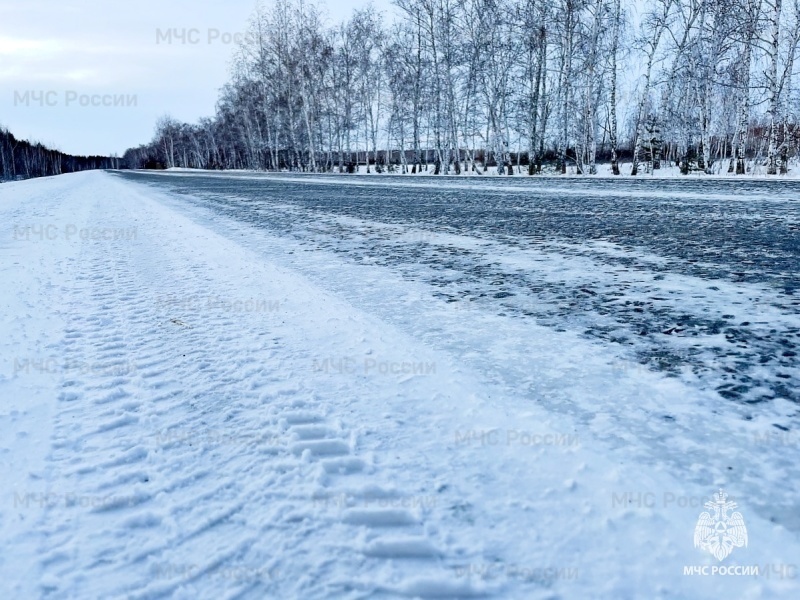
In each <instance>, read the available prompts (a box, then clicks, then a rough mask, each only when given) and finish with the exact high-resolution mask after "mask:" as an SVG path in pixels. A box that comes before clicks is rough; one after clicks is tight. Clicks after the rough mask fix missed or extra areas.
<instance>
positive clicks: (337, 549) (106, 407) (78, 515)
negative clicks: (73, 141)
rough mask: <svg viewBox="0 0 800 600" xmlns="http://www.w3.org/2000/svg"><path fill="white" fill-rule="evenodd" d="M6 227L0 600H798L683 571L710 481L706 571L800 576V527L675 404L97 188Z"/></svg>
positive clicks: (416, 290) (374, 287)
mask: <svg viewBox="0 0 800 600" xmlns="http://www.w3.org/2000/svg"><path fill="white" fill-rule="evenodd" d="M0 217H1V218H2V219H3V222H4V223H6V224H7V225H6V232H7V233H6V235H5V236H4V239H3V241H2V243H0V252H2V263H0V264H2V268H3V269H4V270H6V269H8V271H9V272H11V273H16V274H17V276H19V277H20V284H19V285H17V286H16V287H14V288H13V289H6V290H5V291H4V293H3V297H2V302H3V305H6V304H8V305H9V308H10V309H15V308H19V307H25V306H27V305H30V307H29V308H28V310H27V312H23V313H19V314H30V317H29V318H27V320H26V321H21V320H19V319H16V320H12V316H11V315H17V313H16V312H14V313H11V312H10V311H9V316H7V317H6V320H4V325H3V327H4V328H6V329H7V331H8V332H9V335H10V336H11V337H8V336H7V337H5V338H4V339H5V340H7V341H4V342H3V343H4V347H3V354H2V356H3V360H4V363H3V370H2V371H0V373H1V374H2V379H0V397H2V398H3V401H2V402H3V404H2V411H3V413H2V414H3V422H4V423H7V422H11V421H10V419H16V421H13V422H12V424H11V426H10V427H8V428H7V427H6V425H4V426H3V433H4V434H5V433H6V431H9V430H11V431H13V432H14V434H15V435H19V434H20V433H23V434H27V435H29V436H31V438H33V439H38V440H39V441H37V442H36V444H35V445H36V446H37V447H36V448H35V449H34V450H35V452H34V453H33V454H25V452H26V450H27V449H30V448H31V446H33V445H34V444H32V443H31V444H29V445H28V446H27V448H26V446H25V443H24V442H18V441H16V439H15V438H12V437H7V436H5V435H4V437H3V438H2V439H3V444H2V449H3V464H4V467H3V468H4V473H3V474H5V471H8V473H9V474H10V476H13V477H16V480H17V481H18V482H19V483H18V487H17V488H16V489H14V490H10V489H7V490H6V492H5V493H4V494H3V497H2V501H1V502H0V522H1V523H2V524H3V525H2V527H3V529H2V530H1V531H2V535H3V540H4V542H5V543H4V546H5V547H11V548H14V550H15V551H14V553H13V554H12V555H7V554H4V555H3V557H2V558H0V561H2V562H0V569H2V579H0V580H1V581H2V582H3V583H2V584H0V586H3V587H5V586H9V591H10V593H11V594H12V595H14V596H26V595H27V594H33V595H34V596H35V595H39V594H41V593H49V594H51V595H53V596H54V597H109V596H126V595H130V596H132V597H152V596H158V595H173V596H177V597H220V596H222V597H229V596H234V595H236V594H237V593H242V594H244V595H245V596H248V595H249V596H252V597H275V598H293V597H298V598H300V597H302V598H323V597H353V598H356V597H367V596H369V597H382V596H386V597H393V596H397V595H405V596H410V597H436V596H439V597H442V596H444V597H468V596H470V595H472V596H474V595H479V594H481V593H483V594H485V595H493V596H496V597H502V598H535V597H553V596H554V595H563V596H565V597H637V596H639V597H654V596H664V597H712V596H719V595H726V594H727V595H728V597H770V596H771V597H791V596H792V595H796V594H797V593H798V591H800V588H799V587H798V582H797V579H796V578H781V577H779V575H778V573H776V572H773V573H770V576H769V577H767V576H759V577H730V576H728V577H719V576H718V577H701V576H698V577H691V576H684V575H683V567H684V566H685V565H712V564H716V563H715V562H714V559H713V558H712V557H711V556H710V555H708V554H704V553H701V552H700V551H699V550H696V549H694V548H693V547H692V533H693V528H694V524H695V521H696V519H697V516H698V514H699V513H700V512H701V510H702V508H701V506H700V505H701V504H702V502H699V501H700V499H701V498H703V497H707V496H709V495H710V494H712V493H713V492H715V491H716V488H717V486H723V487H725V488H726V489H727V490H728V491H729V492H730V493H731V495H733V496H736V497H737V500H738V501H739V506H740V509H739V510H741V511H742V512H743V514H744V516H745V519H746V522H747V526H748V532H749V534H750V543H749V547H748V548H746V549H745V548H741V549H737V550H736V551H735V553H734V554H733V556H732V557H731V558H730V559H729V560H728V561H726V563H725V564H726V565H727V564H742V565H756V564H757V565H761V566H762V567H763V565H787V566H789V565H792V566H793V565H796V564H798V562H800V544H798V540H797V528H792V531H789V530H787V529H786V528H785V527H784V526H783V525H779V524H774V523H770V521H769V518H768V517H765V516H763V515H764V514H765V510H766V509H768V508H769V507H768V506H767V507H764V506H758V507H756V506H751V505H750V504H749V502H748V500H749V498H748V497H747V494H746V493H745V494H742V493H741V490H742V488H745V489H746V488H751V487H752V486H757V485H758V484H759V483H760V482H759V481H752V480H749V481H746V482H745V481H743V480H742V478H741V474H740V473H739V472H737V471H736V470H730V471H729V470H728V469H727V466H731V465H726V463H725V459H726V458H728V457H729V456H730V452H734V451H736V452H738V451H741V449H737V448H731V441H730V436H735V435H739V434H737V432H735V431H733V430H732V428H733V427H734V423H735V421H734V420H733V419H732V418H726V416H725V415H718V417H719V418H718V419H715V421H714V422H709V423H703V424H693V423H692V418H693V417H694V416H695V415H697V414H701V413H702V411H703V409H701V408H700V406H701V405H702V404H703V403H704V402H709V401H710V400H709V399H708V398H706V397H704V396H703V395H702V394H699V393H697V392H696V391H695V390H692V389H691V388H688V387H685V386H683V385H681V384H679V383H678V382H675V381H669V380H665V379H662V378H660V377H659V376H657V375H655V374H652V373H642V372H639V371H636V370H633V369H632V370H630V371H627V370H620V369H615V368H614V366H613V365H609V360H608V359H609V357H608V355H607V354H606V352H605V349H604V348H603V347H601V346H598V345H595V344H591V343H590V342H587V341H586V340H582V339H580V338H578V337H577V336H574V335H570V334H569V333H567V332H562V333H560V334H558V333H554V332H551V331H549V330H547V329H545V328H541V327H538V328H537V327H534V326H528V325H526V326H525V328H524V332H523V334H521V333H520V332H519V331H517V328H518V327H519V324H518V323H515V322H513V321H510V320H504V319H501V318H498V317H492V316H491V315H484V314H481V313H477V314H472V313H470V314H469V318H468V319H467V318H465V315H464V313H460V314H454V313H453V311H450V312H449V313H448V312H447V306H446V304H445V303H443V302H442V303H441V305H438V304H437V305H431V304H429V303H427V302H426V303H422V302H421V301H422V300H426V301H427V296H426V294H424V292H423V290H422V288H421V287H416V286H414V285H412V284H409V282H407V281H403V280H401V279H400V278H397V277H392V276H391V274H388V273H387V272H386V270H385V269H381V268H379V267H374V266H365V267H353V266H351V265H347V264H345V263H343V262H342V261H338V260H337V258H336V257H335V256H334V255H333V254H331V253H326V252H319V251H317V252H308V250H309V248H307V247H305V246H303V245H302V244H300V243H294V244H292V243H291V242H289V241H287V240H286V239H277V238H272V237H270V236H269V235H267V234H265V233H264V232H263V231H260V230H255V229H251V228H248V227H246V226H242V225H239V224H236V223H233V222H230V221H227V220H225V221H223V220H220V219H219V218H218V217H217V216H216V215H213V214H210V213H209V212H206V211H205V210H203V209H197V208H195V207H192V206H190V205H187V204H186V202H185V201H184V200H182V199H177V198H172V197H168V196H165V195H163V194H159V193H157V192H154V191H152V190H150V189H147V188H144V187H137V186H135V185H132V184H130V183H125V182H123V181H120V180H118V179H115V178H114V177H113V176H110V175H106V174H101V173H89V174H78V175H72V176H64V177H60V178H56V179H47V180H40V181H32V182H24V183H18V184H11V185H8V186H4V188H2V189H0ZM49 225H53V226H54V227H55V230H50V229H48V230H46V231H48V232H50V231H55V232H56V233H58V235H55V236H54V237H51V235H49V234H46V235H44V237H42V236H37V235H36V234H33V235H32V236H27V237H26V236H25V235H20V234H19V231H20V230H21V228H23V227H25V226H32V227H34V228H36V230H37V231H40V232H41V231H43V230H42V229H41V226H45V227H47V226H49ZM15 227H16V228H18V229H17V232H15V231H14V228H15ZM73 230H74V231H73ZM82 231H85V232H86V235H85V236H81V234H80V232H82ZM67 232H73V233H74V232H78V233H77V234H73V235H69V236H68V235H66V233H67ZM92 232H94V233H92ZM81 237H86V238H87V239H81ZM21 256H24V257H25V262H26V264H25V265H24V266H25V267H26V270H25V271H24V273H25V275H24V276H23V274H22V273H23V271H22V270H21V269H20V267H19V265H14V261H15V260H17V261H19V260H20V257H21ZM15 257H16V258H15ZM70 259H73V260H70ZM15 269H16V270H15ZM48 284H49V285H51V286H52V287H53V288H54V289H53V292H54V293H52V294H49V295H48V294H45V295H42V292H43V291H44V290H45V289H46V288H47V286H48ZM48 315H49V316H48ZM46 318H47V319H50V321H49V322H48V321H47V320H46ZM58 328H62V329H61V330H60V331H58V330H57V329H58ZM48 331H49V332H51V333H47V332H48ZM34 332H35V333H34ZM25 344H27V346H25ZM40 344H47V345H48V346H46V347H42V346H41V345H40ZM23 352H25V354H23ZM28 356H30V357H31V358H32V359H34V361H35V360H36V359H37V358H38V357H41V360H39V362H38V363H36V364H34V365H32V366H30V368H29V369H27V370H26V369H24V368H22V366H21V365H22V364H24V363H21V362H20V361H19V360H18V361H17V362H14V361H15V360H17V359H20V360H24V359H25V358H27V357H28ZM9 359H11V360H9ZM42 361H45V362H44V364H46V365H48V367H47V368H44V369H43V368H41V365H42V364H43V362H42ZM37 364H38V369H37ZM54 365H55V366H54ZM520 372H521V373H526V372H527V373H529V374H530V376H529V378H528V379H527V380H525V379H524V378H521V377H520V375H519V373H520ZM29 390H30V391H29ZM36 391H38V392H39V397H41V398H42V401H41V403H40V404H39V405H38V406H37V405H35V404H31V403H30V402H29V401H28V399H27V395H33V394H34V393H35V392H36ZM21 394H26V398H25V399H24V400H22V399H20V395H21ZM7 398H9V400H6V399H7ZM554 403H562V404H564V405H570V406H574V407H576V410H574V411H570V410H564V411H552V410H548V405H552V404H554ZM614 405H616V406H617V408H614ZM9 406H11V407H12V408H11V409H10V410H9V409H8V408H7V407H9ZM620 406H622V407H629V408H628V409H623V410H620V409H619V407H620ZM598 407H601V409H599V410H598ZM712 409H713V407H712ZM13 411H17V414H14V413H13ZM681 411H687V414H685V415H682V414H681ZM570 413H571V414H570ZM592 413H594V414H592ZM626 414H628V415H629V417H630V418H629V420H627V421H625V420H624V419H623V418H622V417H624V416H625V415H626ZM664 415H669V416H671V417H672V418H673V419H677V421H678V422H679V423H680V424H681V427H680V430H679V431H677V432H676V437H675V440H676V442H677V443H678V445H679V447H678V448H676V451H675V452H674V453H672V454H671V455H670V456H669V457H668V459H667V460H664V461H660V460H658V456H657V455H654V454H653V453H652V452H651V453H648V452H645V451H644V448H645V446H646V444H647V442H648V439H647V436H648V435H649V434H651V433H655V434H659V435H668V434H669V432H670V429H669V427H665V426H659V425H657V423H659V419H662V420H663V418H664ZM9 433H10V431H9ZM742 435H743V434H742ZM726 436H728V437H726ZM41 438H45V439H47V438H51V445H50V446H48V447H45V443H43V442H42V441H41ZM650 441H651V442H652V443H653V444H655V445H664V444H666V445H668V444H669V441H668V440H664V439H652V440H650ZM626 444H627V445H626ZM704 444H705V446H704ZM715 449H716V450H717V451H718V452H717V454H718V455H719V460H717V461H713V462H710V463H709V462H708V460H707V459H708V457H709V455H712V454H714V452H713V451H714V450H715ZM755 452H758V450H757V449H755ZM681 455H684V456H685V460H684V461H683V462H682V463H681V464H675V462H674V460H673V459H675V458H676V457H679V456H681ZM20 460H23V461H25V460H26V461H28V462H27V463H20V462H19V461H20ZM733 466H736V465H735V464H734V465H733ZM753 477H754V476H753V475H752V474H748V478H750V479H752V478H753ZM764 480H765V481H768V482H771V485H775V483H776V480H775V478H774V477H773V474H771V473H770V474H766V475H765V477H764ZM700 481H706V482H707V484H701V483H699V482H700ZM769 491H770V490H767V492H766V494H767V495H769ZM773 491H774V493H775V494H778V495H780V494H779V490H778V489H774V490H773ZM626 493H630V494H631V495H630V496H625V494H626ZM27 494H32V496H27ZM41 494H45V495H44V496H42V495H41ZM48 494H49V495H48ZM637 494H638V496H637ZM650 494H652V496H651V495H650ZM20 498H23V500H20ZM25 499H27V500H28V501H27V503H26V502H25ZM781 516H782V517H784V516H785V515H781ZM786 522H791V520H790V519H786ZM37 553H38V557H41V561H39V560H38V559H37ZM31 569H33V573H34V577H32V578H27V579H26V578H25V577H23V576H20V574H21V573H26V572H29V573H30V572H31ZM40 582H41V583H42V587H37V586H38V584H39V583H40Z"/></svg>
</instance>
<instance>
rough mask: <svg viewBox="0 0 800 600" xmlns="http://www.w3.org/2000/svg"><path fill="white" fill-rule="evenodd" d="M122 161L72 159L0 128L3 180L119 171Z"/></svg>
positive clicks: (79, 157)
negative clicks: (96, 171) (84, 172)
mask: <svg viewBox="0 0 800 600" xmlns="http://www.w3.org/2000/svg"><path fill="white" fill-rule="evenodd" d="M121 164H122V161H121V160H120V159H119V158H115V157H109V156H72V155H71V154H64V153H63V152H60V151H58V150H52V149H50V148H47V147H46V146H44V145H42V144H40V143H38V142H28V141H26V140H19V139H17V138H16V137H14V135H13V134H12V133H11V132H9V131H8V130H6V129H3V128H0V181H14V180H17V179H29V178H31V177H46V176H48V175H61V174H62V173H73V172H75V171H87V170H89V169H116V168H119V167H120V166H121Z"/></svg>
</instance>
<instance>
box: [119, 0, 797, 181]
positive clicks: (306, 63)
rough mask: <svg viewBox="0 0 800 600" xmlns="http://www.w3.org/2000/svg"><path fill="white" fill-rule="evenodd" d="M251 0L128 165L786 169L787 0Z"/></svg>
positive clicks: (790, 1)
mask: <svg viewBox="0 0 800 600" xmlns="http://www.w3.org/2000/svg"><path fill="white" fill-rule="evenodd" d="M394 3H395V5H396V8H397V9H398V10H397V12H398V14H399V17H398V18H397V19H395V20H393V21H392V22H390V23H387V22H386V20H385V19H384V18H382V16H381V14H380V13H378V12H377V11H376V10H375V9H374V8H372V7H368V8H366V9H361V10H355V11H354V12H353V13H352V15H351V16H350V17H349V19H347V20H346V21H343V22H340V23H331V22H329V21H327V20H326V19H325V18H324V16H323V14H324V12H323V9H322V8H321V7H320V6H318V5H315V4H313V3H312V2H310V1H308V0H274V1H273V2H271V3H269V4H263V5H260V6H259V7H258V9H257V10H256V11H255V13H254V15H253V16H252V18H251V20H250V23H249V25H248V29H247V34H246V35H245V36H244V38H243V40H242V41H241V43H240V44H239V45H238V47H237V49H236V52H235V56H234V61H233V66H232V69H231V73H230V79H229V81H228V83H227V84H226V85H225V86H224V87H223V89H222V90H221V92H220V96H219V100H218V103H217V107H216V114H215V115H214V116H213V117H208V118H204V119H201V120H200V121H199V122H198V123H193V124H189V123H181V122H179V121H176V120H175V119H173V118H170V117H168V116H167V117H163V118H162V119H160V120H159V122H158V123H157V125H156V132H155V136H154V138H153V140H152V141H151V142H150V143H149V144H146V145H143V146H140V147H138V148H133V149H130V150H128V151H127V152H126V153H125V156H124V159H125V162H126V164H127V165H128V166H130V167H132V168H170V167H188V168H203V169H258V170H299V171H312V172H313V171H334V172H352V171H353V170H355V169H357V168H358V167H359V166H360V165H364V166H365V167H366V170H367V171H376V172H383V171H392V172H400V173H416V172H419V171H420V170H426V171H431V172H433V173H437V174H438V173H445V174H446V173H455V174H458V173H462V172H463V171H464V170H472V171H479V172H485V171H487V170H488V169H497V171H498V172H499V173H508V174H511V173H513V172H523V173H528V174H531V175H533V174H536V173H541V172H542V171H543V169H546V170H554V171H555V172H560V173H566V172H567V170H568V169H570V170H574V172H576V173H579V174H594V173H596V172H597V168H598V163H599V162H608V163H610V165H611V170H612V172H613V173H614V174H619V173H620V169H622V168H623V165H622V163H623V161H624V162H625V166H624V168H625V169H626V170H627V171H628V172H630V173H631V174H634V175H635V174H637V173H640V172H643V171H644V172H651V171H652V170H654V169H658V168H660V167H661V166H662V164H663V163H667V164H672V165H678V166H680V169H681V172H683V173H688V172H690V171H701V172H707V173H714V172H721V171H723V172H725V171H727V172H732V173H735V174H743V173H745V172H748V171H751V170H754V169H758V170H761V169H763V171H764V172H766V173H768V174H778V173H785V172H786V171H787V169H788V167H789V163H790V160H791V159H792V158H794V157H796V156H797V153H798V146H799V145H800V128H798V126H797V115H798V111H799V109H800V96H798V94H797V91H796V89H795V88H794V87H793V85H794V75H795V58H796V54H797V48H798V40H799V39H800V0H644V3H641V2H639V3H637V4H636V5H635V6H638V7H639V8H642V7H643V8H644V12H640V13H636V14H635V13H634V4H633V3H632V2H631V0H394Z"/></svg>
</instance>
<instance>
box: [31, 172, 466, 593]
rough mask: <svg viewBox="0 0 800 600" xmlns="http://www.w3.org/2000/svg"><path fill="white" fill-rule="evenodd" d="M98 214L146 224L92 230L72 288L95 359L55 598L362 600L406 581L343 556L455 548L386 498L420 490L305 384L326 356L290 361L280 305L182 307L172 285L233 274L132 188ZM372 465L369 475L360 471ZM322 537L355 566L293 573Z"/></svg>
mask: <svg viewBox="0 0 800 600" xmlns="http://www.w3.org/2000/svg"><path fill="white" fill-rule="evenodd" d="M120 187H122V186H120ZM123 198H124V196H123ZM92 218H93V219H94V220H96V221H97V222H104V223H111V224H113V225H115V226H119V227H126V226H127V227H131V223H135V224H136V225H135V226H136V227H137V231H138V232H139V235H138V236H137V238H136V239H135V240H115V241H113V242H108V241H86V242H85V243H84V244H83V246H82V249H81V257H80V261H79V266H78V268H77V270H78V275H77V278H76V282H75V285H74V286H73V288H72V290H71V293H70V295H69V296H68V297H67V298H65V299H64V301H65V304H66V306H67V309H68V312H69V313H70V314H72V315H74V316H73V318H72V321H71V323H70V325H69V327H68V328H67V329H66V330H65V332H64V339H63V343H62V349H63V352H64V356H65V362H66V363H67V364H74V365H87V366H89V367H90V368H89V369H88V372H86V373H80V374H78V375H76V376H74V377H66V378H65V379H64V381H63V383H62V393H61V402H60V403H59V411H58V415H57V418H56V423H55V433H54V438H53V450H52V453H51V469H50V478H51V480H52V484H51V488H50V490H51V491H50V492H49V493H51V494H57V495H58V498H59V500H58V501H57V502H54V503H48V506H47V510H46V514H45V517H44V519H43V522H42V529H43V532H44V534H45V541H44V544H43V548H42V552H43V558H42V566H43V569H44V572H45V576H44V577H43V580H42V582H43V583H42V590H43V592H44V593H45V594H46V595H50V596H53V597H57V596H62V595H64V594H72V593H75V594H79V595H88V596H95V595H97V596H99V595H105V594H109V593H112V594H120V595H130V596H131V597H142V598H146V597H161V596H174V595H178V596H180V595H181V594H183V593H187V594H188V593H200V594H201V595H202V596H204V597H210V596H211V593H212V591H216V592H219V593H223V592H224V593H225V594H227V595H231V596H235V595H236V594H243V595H245V596H248V595H253V596H254V597H259V596H262V597H263V595H265V594H266V595H269V596H270V597H292V596H294V595H306V594H307V596H305V597H324V596H326V595H327V594H329V593H335V594H336V595H337V596H341V597H350V596H352V597H361V596H363V594H364V593H368V592H375V593H390V591H387V590H385V589H384V590H383V592H381V587H380V585H378V584H377V583H370V578H369V577H368V576H362V578H361V579H360V580H357V581H356V580H352V579H351V578H349V577H345V578H342V577H341V575H340V573H341V571H342V563H345V564H347V565H349V567H347V568H345V569H344V571H345V572H347V571H348V570H352V571H353V572H358V571H360V570H363V566H364V564H365V561H367V563H368V564H370V565H374V564H376V563H378V564H380V563H392V566H391V567H388V568H390V569H394V566H395V565H394V564H395V563H398V562H399V563H400V567H399V569H398V570H399V571H400V572H401V573H402V572H408V573H412V572H414V571H416V570H418V569H419V568H420V565H419V563H420V562H423V563H424V562H431V561H434V562H435V561H437V560H438V559H439V558H440V557H441V555H442V553H441V551H440V550H439V549H438V548H437V547H436V546H435V544H434V543H433V542H432V541H431V540H430V539H428V538H427V536H426V535H425V533H424V528H423V524H424V523H423V518H422V516H421V515H420V514H417V513H414V512H412V511H409V510H406V509H403V508H399V509H398V508H382V506H383V505H394V504H398V503H402V494H398V493H396V492H393V491H392V490H391V485H390V484H389V485H387V484H388V481H386V480H385V478H384V477H381V476H380V473H379V471H378V470H377V468H376V467H375V465H374V464H373V461H371V460H369V459H368V458H366V457H365V456H363V455H362V453H360V452H359V448H358V446H359V441H358V439H357V438H358V436H357V435H356V434H355V432H354V431H353V430H352V429H351V428H349V427H348V426H347V425H346V423H345V422H343V421H342V420H339V419H334V418H331V416H332V415H331V409H332V406H331V402H332V401H335V398H336V395H335V394H331V395H330V396H329V397H328V398H327V399H326V400H327V401H323V399H322V398H320V397H319V396H318V395H317V394H315V393H314V392H312V391H311V390H309V389H307V388H306V386H305V385H304V383H303V380H302V379H301V378H300V377H298V372H297V369H298V364H302V365H309V364H311V362H312V360H313V357H312V356H311V355H309V353H308V351H307V350H302V351H301V354H303V355H300V354H298V351H297V350H294V351H290V352H289V354H288V356H289V357H290V358H291V359H292V360H290V361H289V365H288V366H287V365H286V364H285V362H286V361H285V356H287V348H285V347H283V344H282V341H281V336H274V335H273V334H274V332H275V330H276V329H280V328H279V327H277V328H276V325H277V320H278V319H279V318H280V317H279V315H277V314H275V313H270V312H264V313H259V314H245V315H237V314H231V313H226V312H224V311H215V310H213V309H208V307H207V306H200V307H196V308H195V307H189V306H186V305H181V304H180V303H177V304H176V303H170V302H164V301H163V290H165V289H173V290H175V292H176V293H177V294H178V295H180V296H184V297H202V296H203V295H204V294H205V293H208V291H209V290H214V289H219V286H220V284H221V283H223V285H224V283H225V282H221V281H220V280H219V278H218V277H215V276H214V275H215V274H210V273H209V272H208V271H207V270H206V269H204V268H202V265H195V264H192V263H191V262H188V261H186V250H185V249H184V248H183V247H182V245H181V242H182V240H181V239H180V237H175V236H174V235H173V236H170V233H169V232H168V231H167V229H168V228H169V224H166V223H163V222H160V221H158V219H157V215H150V214H147V211H141V210H140V209H133V208H130V207H125V205H124V203H123V200H122V199H120V200H117V201H114V202H108V201H106V202H102V203H101V202H96V203H95V204H94V206H93V215H92ZM157 248H159V249H157ZM154 256H156V257H157V258H155V259H154V258H153V257H154ZM223 268H224V267H223ZM87 303H88V305H87ZM244 320H248V321H250V322H248V323H246V324H245V323H243V321H244ZM292 352H294V355H292ZM279 356H284V358H282V359H280V360H279ZM303 375H305V374H303ZM342 387H344V393H345V396H344V397H346V393H347V386H346V385H345V386H342ZM365 472H368V476H369V479H370V481H372V483H371V484H370V485H369V486H366V487H365V486H363V485H362V484H361V483H358V484H355V485H353V484H351V483H350V482H349V481H348V480H349V479H350V478H352V477H353V476H359V475H363V474H364V473H365ZM62 490H63V491H62ZM287 490H291V491H287ZM298 492H299V493H298ZM263 512H266V515H267V516H266V518H264V515H263V514H260V513H263ZM321 528H322V529H323V530H324V529H329V530H331V531H335V535H333V536H331V535H330V534H323V535H321V536H320V529H321ZM353 540H356V542H355V543H353ZM316 544H322V545H323V546H326V547H327V548H328V552H330V554H331V556H337V557H339V560H337V561H333V562H332V564H331V566H330V572H326V568H327V567H325V566H323V567H322V569H321V570H320V572H318V573H313V574H310V575H306V576H304V577H301V578H300V579H299V580H298V581H293V580H292V577H291V573H290V574H289V576H287V570H294V569H296V567H295V566H293V565H292V563H293V561H296V560H297V559H298V557H300V558H301V559H302V557H303V556H304V555H308V553H309V552H310V549H311V548H313V546H314V545H316ZM402 563H409V565H406V566H403V565H402ZM382 568H387V567H382ZM367 572H369V569H367ZM439 585H440V586H441V584H439ZM425 589H426V588H425V586H423V587H422V588H419V585H417V589H416V591H415V595H420V594H421V595H425V593H424V592H425ZM458 589H461V590H462V591H466V592H468V591H469V589H471V588H470V587H469V586H468V585H466V586H465V585H464V584H463V583H462V584H460V585H459V586H458ZM395 591H396V590H395ZM434 591H435V590H434ZM273 594H274V596H273Z"/></svg>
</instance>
